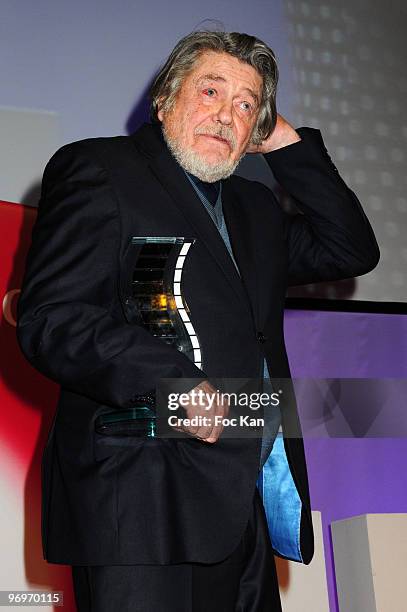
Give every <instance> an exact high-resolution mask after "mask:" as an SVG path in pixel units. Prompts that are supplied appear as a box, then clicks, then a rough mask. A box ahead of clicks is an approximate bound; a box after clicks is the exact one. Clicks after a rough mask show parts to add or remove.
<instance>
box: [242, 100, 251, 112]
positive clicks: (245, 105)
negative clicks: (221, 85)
mask: <svg viewBox="0 0 407 612" xmlns="http://www.w3.org/2000/svg"><path fill="white" fill-rule="evenodd" d="M240 108H241V109H242V110H244V111H251V110H252V105H251V104H250V102H241V103H240Z"/></svg>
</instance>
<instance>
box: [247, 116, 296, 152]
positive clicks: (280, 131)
mask: <svg viewBox="0 0 407 612" xmlns="http://www.w3.org/2000/svg"><path fill="white" fill-rule="evenodd" d="M300 140H301V137H300V135H299V134H297V132H296V131H295V129H294V128H293V126H292V125H291V124H290V123H288V121H286V120H285V119H284V117H282V116H281V115H279V114H277V123H276V126H275V128H274V130H273V131H272V133H271V134H270V136H269V137H268V138H267V139H266V140H263V142H262V143H261V144H259V145H254V144H250V145H249V146H248V147H247V149H246V153H270V152H271V151H275V150H276V149H281V148H282V147H286V146H287V145H289V144H293V143H294V142H299V141H300Z"/></svg>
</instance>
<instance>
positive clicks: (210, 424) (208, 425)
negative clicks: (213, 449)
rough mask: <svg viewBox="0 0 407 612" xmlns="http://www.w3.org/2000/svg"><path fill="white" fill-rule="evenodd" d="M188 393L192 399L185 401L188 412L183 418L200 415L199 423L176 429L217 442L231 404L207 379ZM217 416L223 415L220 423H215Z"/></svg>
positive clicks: (204, 439)
mask: <svg viewBox="0 0 407 612" xmlns="http://www.w3.org/2000/svg"><path fill="white" fill-rule="evenodd" d="M188 395H189V396H190V398H191V401H190V403H189V404H186V405H185V404H184V402H183V405H182V408H183V409H184V410H185V413H186V414H185V416H184V417H183V419H192V418H193V417H198V419H197V420H198V421H199V423H198V424H197V425H186V426H181V427H174V429H176V430H177V431H183V432H185V433H188V434H190V435H192V436H194V437H195V438H199V439H200V440H203V441H204V442H210V443H213V442H216V441H217V440H218V438H219V436H220V435H221V433H222V431H223V424H222V417H226V416H227V415H228V414H229V404H228V403H227V401H226V400H225V399H223V398H222V396H221V394H216V389H215V387H214V386H213V385H211V384H210V382H208V381H207V380H204V381H202V382H201V383H199V385H197V386H196V387H194V388H193V389H192V390H191V391H190V392H189V394H188ZM218 396H219V399H218ZM215 416H217V417H221V418H218V419H217V421H218V424H216V423H215ZM199 417H202V418H199Z"/></svg>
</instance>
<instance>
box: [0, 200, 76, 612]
mask: <svg viewBox="0 0 407 612" xmlns="http://www.w3.org/2000/svg"><path fill="white" fill-rule="evenodd" d="M36 215H37V210H36V208H31V207H29V206H23V205H20V204H13V203H11V202H1V201H0V227H1V236H2V238H1V240H0V261H1V263H2V265H1V267H0V295H1V299H2V311H1V320H0V347H1V350H0V371H1V374H2V376H1V379H0V444H1V446H3V447H6V448H7V450H8V453H10V454H12V456H13V463H15V464H17V466H18V468H19V472H18V474H19V481H18V483H17V482H16V486H18V487H19V488H20V484H21V482H22V483H23V486H24V508H25V530H24V531H25V536H24V538H25V541H24V557H25V558H24V565H25V568H26V580H27V584H28V585H30V588H44V589H49V590H63V591H64V597H65V605H64V610H65V612H71V611H72V612H74V610H75V609H76V608H75V606H74V604H73V598H72V585H71V578H70V571H69V569H68V568H66V567H65V566H57V565H50V564H47V563H46V562H45V561H43V557H42V549H41V536H40V533H41V531H40V529H41V527H40V525H41V523H40V519H41V516H40V515H41V490H40V473H41V472H40V470H41V456H42V451H43V448H44V444H45V441H46V438H47V434H48V431H49V428H50V425H51V422H52V418H53V415H54V411H55V406H56V402H57V397H58V386H57V385H55V384H54V383H53V382H52V381H50V380H48V379H46V378H44V377H43V376H42V375H41V374H40V373H39V372H37V371H36V370H34V368H32V367H31V366H30V364H29V363H28V362H27V361H26V359H25V358H24V356H23V355H22V353H21V351H20V349H19V346H18V343H17V339H16V333H15V321H16V304H17V300H18V295H19V292H20V287H21V281H22V277H23V272H24V267H25V260H26V257H27V252H28V248H29V245H30V242H31V231H32V227H33V223H34V221H35V218H36ZM2 469H3V470H4V471H5V472H7V470H8V466H4V465H3V468H2ZM20 479H21V481H20ZM16 546H18V547H19V548H21V549H22V546H21V543H20V542H16ZM10 588H12V585H10ZM27 588H28V586H27ZM60 609H61V608H55V610H60Z"/></svg>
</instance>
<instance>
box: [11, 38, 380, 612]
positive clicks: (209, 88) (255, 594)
mask: <svg viewBox="0 0 407 612" xmlns="http://www.w3.org/2000/svg"><path fill="white" fill-rule="evenodd" d="M276 85H277V66H276V62H275V57H274V54H273V52H272V51H271V50H270V49H269V48H268V47H267V46H266V45H265V44H264V43H263V42H262V41H260V40H258V39H257V38H254V37H252V36H248V35H246V34H239V33H225V32H207V31H203V32H194V33H192V34H190V35H189V36H187V37H185V38H184V39H182V40H181V41H180V42H179V43H178V44H177V46H176V47H175V49H174V50H173V52H172V53H171V56H170V57H169V59H168V61H167V62H166V64H165V65H164V67H163V68H162V70H161V71H160V73H159V74H158V76H157V78H156V80H155V82H154V85H153V87H152V92H151V93H152V119H153V123H152V124H145V125H143V126H142V127H141V128H140V129H139V130H138V131H137V132H136V133H134V134H132V135H130V136H128V137H127V136H119V137H115V138H97V139H88V140H83V141H80V142H76V143H72V144H69V145H66V146H64V147H62V149H60V150H59V151H58V152H57V153H56V154H55V155H54V156H53V158H52V159H51V161H50V162H49V164H48V165H47V168H46V170H45V173H44V179H43V186H42V197H41V201H40V204H39V211H38V219H37V222H36V225H35V228H34V232H33V237H32V246H31V250H30V253H29V256H28V261H27V270H26V275H25V279H24V284H23V289H22V294H21V297H20V301H19V310H18V338H19V341H20V345H21V348H22V350H23V352H24V353H25V355H26V357H27V359H28V360H29V361H30V362H31V363H32V364H33V366H34V367H35V368H37V369H38V370H39V371H41V372H42V373H43V374H45V375H46V376H48V377H50V378H51V379H53V380H55V381H57V382H58V383H59V384H60V385H61V394H60V399H59V403H58V409H57V414H56V417H55V421H54V424H53V427H52V430H51V432H50V435H49V439H48V442H47V445H46V448H45V451H44V458H43V524H42V526H43V531H42V535H43V548H44V556H45V558H46V559H47V560H48V561H49V562H51V563H64V564H69V565H72V566H73V577H74V586H75V594H76V600H77V604H78V610H79V611H80V612H82V611H85V610H92V611H94V612H111V611H112V610H116V609H117V610H120V612H124V611H127V610H129V611H130V610H135V611H137V612H147V611H148V612H157V611H159V612H198V611H201V612H217V611H219V612H229V611H230V612H232V611H237V612H243V611H244V612H260V611H261V612H266V611H269V612H272V611H277V610H280V609H281V606H280V599H279V593H278V584H277V580H276V572H275V566H274V556H273V553H275V554H279V555H281V556H283V557H286V558H292V559H295V560H297V561H300V562H303V563H309V562H310V560H311V558H312V554H313V539H312V523H311V510H310V500H309V493H308V484H307V476H306V467H305V459H304V452H303V445H302V441H301V438H300V429H299V424H298V419H297V415H296V412H295V410H292V409H287V411H285V410H283V409H282V410H281V415H278V418H277V419H275V418H274V419H273V418H271V419H270V418H269V419H268V420H267V419H266V423H267V426H266V427H264V429H263V430H262V435H261V436H258V437H250V438H246V439H245V438H244V437H233V436H232V437H225V436H224V435H223V431H222V427H223V421H222V419H221V420H220V424H219V423H216V422H215V419H214V418H211V419H209V421H208V422H204V423H202V424H198V425H197V424H196V423H195V424H194V426H193V425H192V424H188V422H187V421H186V422H185V425H183V424H182V425H181V426H180V427H179V428H178V429H181V430H183V432H184V433H183V435H181V437H175V438H171V437H157V436H156V437H151V436H150V437H148V436H147V435H146V436H145V437H140V436H136V435H133V436H132V435H126V433H127V434H128V433H131V432H123V431H120V430H117V431H116V432H115V431H113V430H112V431H110V434H109V432H108V434H107V435H106V432H105V433H103V431H102V432H101V430H98V427H97V423H98V422H99V419H100V417H103V416H106V414H109V415H111V414H119V413H121V412H120V411H123V410H126V409H129V408H131V407H132V406H134V405H135V403H136V402H137V400H139V399H140V397H143V395H148V394H149V393H151V391H152V390H154V389H156V388H157V387H158V385H159V383H160V380H161V379H168V378H173V379H179V380H181V381H183V380H184V379H186V380H187V381H189V382H188V384H187V385H186V390H187V391H189V395H188V397H191V398H192V391H193V390H196V389H200V390H204V391H205V392H211V391H214V387H213V386H212V384H211V382H210V379H211V378H212V377H217V378H222V377H227V378H244V379H259V378H260V377H263V373H264V376H265V378H268V377H269V375H270V373H271V375H272V376H273V377H279V378H281V379H284V378H286V377H289V367H288V361H287V356H286V352H285V347H284V338H283V306H284V296H285V291H286V288H287V286H288V285H298V284H301V283H308V282H315V281H323V280H335V279H340V278H348V277H351V276H357V275H360V274H364V273H366V272H368V271H369V270H371V269H372V268H373V267H374V266H375V265H376V263H377V261H378V247H377V244H376V241H375V238H374V235H373V232H372V229H371V227H370V225H369V222H368V220H367V218H366V216H365V214H364V213H363V210H362V208H361V206H360V204H359V202H358V200H357V198H356V196H355V195H354V193H353V192H352V191H351V190H350V189H349V188H348V187H347V186H346V185H345V183H344V182H343V180H342V179H341V178H340V176H339V174H338V171H337V169H336V168H335V166H334V165H333V163H332V161H331V159H330V157H329V156H328V154H327V151H326V149H325V147H324V144H323V141H322V138H321V134H320V132H319V131H318V130H316V129H311V128H299V129H298V130H295V129H294V128H293V127H292V126H291V125H290V124H289V123H288V122H287V121H285V120H284V119H283V118H282V117H281V116H279V115H277V112H276V103H275V95H276ZM247 152H253V153H261V154H264V156H265V159H266V160H267V162H268V163H269V165H270V167H271V169H272V170H273V172H274V175H275V177H276V179H277V180H278V181H279V182H280V183H281V185H282V186H283V187H284V188H285V189H286V190H287V191H288V192H289V193H290V194H291V195H292V196H293V197H294V198H295V199H296V201H297V203H298V207H299V208H300V209H301V213H302V214H301V213H299V214H295V215H287V214H286V213H285V212H283V211H282V209H281V208H280V207H279V204H278V202H277V201H276V199H275V197H274V196H273V193H272V192H271V191H270V190H268V189H267V188H266V187H265V186H264V185H262V184H260V183H256V182H251V181H247V180H245V179H243V178H239V177H237V176H233V175H232V173H233V171H234V170H235V168H236V166H237V164H238V163H239V160H240V159H241V158H242V156H243V155H245V153H247ZM163 237H164V238H166V239H168V237H172V238H173V239H174V240H175V238H176V237H184V238H188V239H189V240H190V242H193V246H192V247H191V249H190V250H189V252H188V255H187V257H185V258H184V255H185V252H182V253H181V255H180V259H179V260H177V261H181V260H182V264H180V266H181V265H182V270H181V267H180V268H179V270H178V273H179V276H178V281H179V280H180V278H181V276H180V275H181V272H182V281H181V287H182V300H181V302H178V304H181V306H183V307H185V308H183V313H184V326H185V329H186V330H187V333H188V334H189V335H190V338H189V341H191V338H192V336H193V337H194V338H195V342H196V343H198V346H199V348H195V349H194V350H193V351H192V352H191V353H190V354H188V352H184V351H182V350H178V348H180V347H178V348H177V347H176V346H174V345H172V344H170V343H168V342H166V341H165V340H164V339H163V337H157V334H154V333H152V330H151V329H150V328H149V327H148V324H146V320H145V319H143V318H142V316H141V314H142V313H140V312H139V308H138V306H140V302H137V301H136V302H135V301H134V293H133V294H132V290H133V289H134V278H135V276H134V274H135V272H134V270H135V269H136V268H137V265H138V264H137V261H138V259H137V257H138V256H139V255H140V248H141V247H140V246H138V247H137V245H139V244H142V243H143V244H145V243H146V241H147V242H148V240H149V241H150V243H149V244H151V240H152V242H153V243H155V244H157V243H160V240H162V239H163ZM135 245H136V247H135ZM135 248H136V250H134V249H135ZM137 248H138V249H139V250H138V251H137ZM136 253H138V255H137V256H136ZM168 265H169V264H168ZM146 269H147V270H149V273H151V270H154V267H153V268H148V266H147V268H144V269H143V270H142V272H143V274H144V273H145V272H146ZM139 272H140V270H139ZM137 278H139V279H140V278H144V277H143V276H142V275H141V276H140V277H137ZM148 278H150V277H148ZM174 278H175V277H174ZM150 280H151V278H150ZM154 282H155V281H151V283H152V284H150V285H149V286H150V288H151V286H153V283H154ZM132 283H133V284H132ZM174 286H175V284H174ZM132 287H133V289H132ZM132 298H133V301H132ZM180 299H181V298H180ZM186 305H187V306H186ZM181 306H180V309H181ZM150 314H151V313H150ZM155 336H156V337H155ZM158 336H159V334H158ZM186 337H187V336H186ZM187 340H188V338H187ZM194 346H195V345H194ZM191 379H194V380H193V381H192V382H193V384H191ZM265 384H266V383H265ZM191 389H192V391H191ZM147 399H148V398H146V401H147ZM150 407H152V409H154V406H152V404H151V403H150ZM204 408H205V409H206V408H209V406H207V405H206V406H205V407H204ZM183 410H184V411H185V413H186V415H187V416H192V415H194V414H197V409H196V407H194V405H193V402H192V399H191V401H188V402H187V403H186V404H185V405H184V408H183ZM198 410H199V409H198ZM228 410H229V407H228V404H227V403H224V402H222V401H221V400H219V401H216V402H214V404H213V405H212V406H211V408H210V410H208V414H209V415H210V416H211V417H213V416H215V415H220V417H224V416H226V415H227V414H228ZM280 419H281V425H282V432H283V435H281V434H278V435H277V430H278V428H279V425H280ZM289 431H291V432H293V431H294V432H296V434H295V435H292V434H291V435H289ZM276 435H277V437H276ZM256 484H257V486H256ZM260 494H261V495H262V497H261V495H260Z"/></svg>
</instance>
